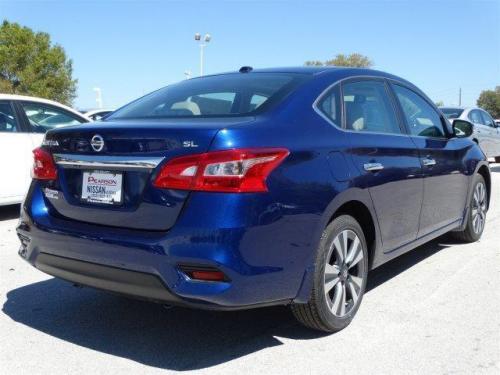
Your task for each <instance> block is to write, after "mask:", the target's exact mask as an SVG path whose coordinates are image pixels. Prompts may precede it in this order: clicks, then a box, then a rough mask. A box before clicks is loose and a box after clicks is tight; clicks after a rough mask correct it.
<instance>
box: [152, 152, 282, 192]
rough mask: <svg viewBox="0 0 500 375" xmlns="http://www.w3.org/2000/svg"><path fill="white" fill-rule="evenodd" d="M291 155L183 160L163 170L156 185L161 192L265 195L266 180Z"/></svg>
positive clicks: (231, 155)
mask: <svg viewBox="0 0 500 375" xmlns="http://www.w3.org/2000/svg"><path fill="white" fill-rule="evenodd" d="M288 154H289V151H288V150H287V149H283V148H262V149H258V148H257V149H235V150H226V151H213V152H206V153H203V154H195V155H189V156H181V157H178V158H174V159H172V160H170V161H169V162H167V163H166V164H165V165H164V166H163V167H162V169H161V171H160V173H159V174H158V176H157V177H156V179H155V181H154V183H153V185H154V186H156V187H158V188H162V189H179V190H197V191H213V192H234V193H243V192H263V191H267V185H266V179H267V177H268V176H269V174H270V173H271V172H272V171H273V170H274V169H275V168H276V167H277V166H278V165H279V164H280V163H281V162H282V161H283V159H285V158H286V157H287V156H288Z"/></svg>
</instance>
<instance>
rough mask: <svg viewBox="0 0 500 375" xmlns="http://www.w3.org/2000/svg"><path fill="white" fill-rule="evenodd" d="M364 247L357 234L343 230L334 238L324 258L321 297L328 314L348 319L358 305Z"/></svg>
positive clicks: (361, 282) (361, 283) (362, 272)
mask: <svg viewBox="0 0 500 375" xmlns="http://www.w3.org/2000/svg"><path fill="white" fill-rule="evenodd" d="M363 256H364V255H363V245H362V244H361V241H360V239H359V237H358V236H357V235H356V233H355V232H354V231H352V230H350V229H346V230H344V231H342V232H340V233H339V234H337V236H336V237H335V239H334V240H333V242H332V244H331V245H330V249H329V251H328V254H327V257H326V264H325V273H324V293H325V298H326V302H327V304H328V307H329V309H330V311H331V312H332V313H333V315H335V316H337V317H343V316H345V315H347V314H348V313H349V312H350V311H351V310H352V309H353V308H354V307H355V306H356V304H357V302H358V299H359V296H360V294H361V288H362V285H363V275H364V267H365V265H364V261H363Z"/></svg>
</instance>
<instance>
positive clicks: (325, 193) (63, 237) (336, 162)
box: [17, 67, 491, 332]
mask: <svg viewBox="0 0 500 375" xmlns="http://www.w3.org/2000/svg"><path fill="white" fill-rule="evenodd" d="M471 132H472V125H471V124H470V123H469V122H467V121H464V120H456V121H454V122H453V124H450V123H449V122H448V120H446V119H445V117H444V116H443V114H442V113H441V112H440V111H439V110H438V109H437V108H436V107H435V105H434V104H433V103H432V101H431V100H429V98H428V97H427V96H426V95H425V94H424V93H422V91H420V90H419V89H418V88H417V87H415V86H414V85H412V84H411V83H409V82H407V81H405V80H403V79H401V78H398V77H396V76H393V75H390V74H386V73H383V72H379V71H374V70H367V69H353V68H323V67H320V68H318V67H316V68H284V69H265V70H253V69H252V68H250V67H243V68H242V69H240V71H238V72H234V73H227V74H219V75H213V76H205V77H201V78H196V79H191V80H186V81H183V82H181V83H178V84H174V85H171V86H168V87H165V88H163V89H160V90H158V91H155V92H153V93H151V94H149V95H146V96H144V97H142V98H140V99H138V100H136V101H134V102H132V103H130V104H128V105H126V106H124V107H122V108H120V109H118V110H117V111H115V112H114V113H113V114H112V115H111V116H109V117H108V118H107V119H106V120H105V121H103V122H100V123H94V124H90V125H78V126H73V127H67V128H59V129H55V130H52V131H50V132H48V133H47V135H46V137H45V140H44V142H43V145H42V146H41V147H40V148H38V149H36V150H34V152H33V153H34V165H33V171H32V174H33V181H32V184H31V187H30V189H29V192H28V195H27V197H26V200H25V202H24V203H23V205H22V209H21V211H22V212H21V217H20V222H19V226H18V228H17V232H18V235H19V238H20V240H21V247H20V250H19V254H20V256H21V257H22V258H24V259H25V260H26V261H28V262H29V263H30V264H32V265H33V266H35V267H36V268H38V269H39V270H41V271H43V272H46V273H48V274H50V275H53V276H56V277H59V278H62V279H65V280H68V281H71V282H73V283H76V284H79V285H86V286H91V287H95V288H99V289H103V290H107V291H111V292H115V293H120V294H124V295H128V296H132V297H136V298H142V299H147V300H151V301H155V302H159V303H163V304H168V305H182V306H191V307H194V308H201V309H217V310H232V309H248V308H254V307H261V306H269V305H291V308H292V311H293V313H294V315H295V316H296V317H297V319H298V320H299V321H300V322H302V323H303V324H305V325H306V326H308V327H311V328H313V329H317V330H323V331H328V332H334V331H338V330H340V329H342V328H344V327H346V326H347V325H348V324H349V323H350V322H351V320H352V319H353V317H354V315H355V314H356V312H357V310H358V308H359V306H360V303H361V300H362V298H363V294H364V292H365V287H366V281H367V277H368V273H369V271H370V270H372V269H374V268H375V267H378V266H379V265H381V264H383V263H384V262H387V261H388V260H390V259H393V258H394V257H397V256H398V255H401V254H403V253H405V252H407V251H409V250H411V249H413V248H415V247H417V246H419V245H421V244H423V243H424V242H427V241H429V240H431V239H433V238H435V237H437V236H440V235H442V234H444V233H446V232H450V231H453V233H454V234H455V235H456V236H457V237H458V238H460V239H461V240H463V241H476V240H478V239H479V238H480V237H481V234H482V232H483V229H484V225H485V220H486V213H487V210H488V204H489V199H490V194H491V187H490V184H491V178H490V171H489V167H488V164H487V161H486V159H485V156H484V154H483V153H482V151H481V150H480V149H479V147H478V146H477V145H476V144H475V143H474V142H472V141H471V140H470V139H468V138H467V136H468V135H470V134H471ZM402 287H404V286H402Z"/></svg>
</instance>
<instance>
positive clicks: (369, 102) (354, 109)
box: [342, 80, 402, 134]
mask: <svg viewBox="0 0 500 375" xmlns="http://www.w3.org/2000/svg"><path fill="white" fill-rule="evenodd" d="M342 96H343V102H344V113H345V123H346V129H347V130H353V131H357V132H375V133H387V134H401V133H402V131H401V128H400V127H399V124H398V121H397V118H396V114H395V112H394V108H393V106H392V103H391V100H390V98H389V95H388V93H387V88H386V85H385V83H384V82H383V81H375V80H373V81H372V80H363V81H358V82H349V83H345V84H343V85H342Z"/></svg>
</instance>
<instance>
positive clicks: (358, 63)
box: [305, 53, 373, 68]
mask: <svg viewBox="0 0 500 375" xmlns="http://www.w3.org/2000/svg"><path fill="white" fill-rule="evenodd" d="M305 65H307V66H351V67H355V68H371V67H372V66H373V61H372V60H370V58H369V57H368V56H364V55H362V54H360V53H351V54H350V55H344V54H343V53H339V54H337V55H336V56H335V57H334V58H333V59H331V60H327V61H325V62H322V61H318V60H310V61H306V62H305Z"/></svg>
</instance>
